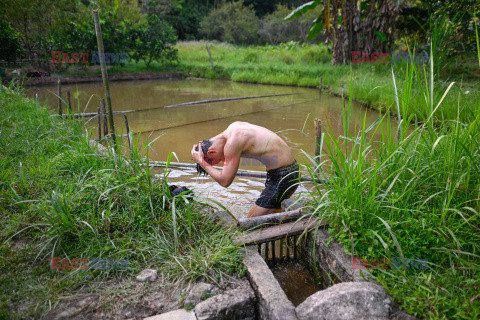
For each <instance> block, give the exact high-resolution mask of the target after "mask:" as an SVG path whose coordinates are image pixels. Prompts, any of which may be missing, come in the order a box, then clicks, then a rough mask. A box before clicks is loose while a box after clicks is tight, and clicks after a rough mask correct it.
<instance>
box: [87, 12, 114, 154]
mask: <svg viewBox="0 0 480 320" xmlns="http://www.w3.org/2000/svg"><path fill="white" fill-rule="evenodd" d="M92 13H93V20H94V23H95V33H96V34H97V46H98V55H99V57H100V69H101V70H102V78H103V86H104V87H105V97H106V100H107V111H108V122H109V125H110V134H111V136H112V139H113V147H114V149H115V151H118V150H117V137H116V133H115V124H114V123H113V110H112V98H111V97H110V87H109V85H108V74H107V66H106V64H105V54H104V50H103V38H102V28H101V26H100V18H99V16H98V9H95V10H92Z"/></svg>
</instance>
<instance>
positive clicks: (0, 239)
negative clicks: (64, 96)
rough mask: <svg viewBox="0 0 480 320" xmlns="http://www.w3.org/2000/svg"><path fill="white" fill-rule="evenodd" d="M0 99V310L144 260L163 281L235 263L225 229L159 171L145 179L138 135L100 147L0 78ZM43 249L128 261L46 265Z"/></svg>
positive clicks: (37, 311) (126, 273)
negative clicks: (106, 265) (91, 266)
mask: <svg viewBox="0 0 480 320" xmlns="http://www.w3.org/2000/svg"><path fill="white" fill-rule="evenodd" d="M0 106H1V107H0V109H1V113H2V118H1V120H0V128H1V129H0V154H1V157H0V219H1V222H2V226H3V228H2V230H1V231H0V251H1V256H2V258H1V259H0V268H1V269H2V270H3V271H4V272H2V274H1V275H0V288H1V290H0V292H1V293H0V297H1V301H2V305H0V309H3V311H5V308H10V309H11V313H8V314H9V316H12V317H13V316H18V317H30V316H35V317H38V316H39V315H41V314H42V312H44V311H46V310H47V309H48V308H49V301H53V302H55V301H56V300H57V299H58V297H59V295H61V294H62V293H65V292H68V290H71V289H72V288H75V287H78V286H82V285H85V284H87V283H88V281H91V280H95V281H102V280H103V279H110V278H112V277H114V278H115V277H119V278H122V277H123V278H127V279H129V278H132V277H134V275H135V274H136V273H138V272H139V271H140V270H142V269H144V268H147V267H153V268H156V269H158V271H159V274H160V275H161V277H163V278H164V279H168V280H170V281H173V280H182V281H183V280H185V281H190V280H194V279H197V278H198V277H202V278H204V279H209V280H210V281H219V280H220V279H221V278H224V277H229V276H231V275H232V274H235V273H237V272H239V271H240V270H241V256H240V254H239V253H238V248H237V247H236V246H235V245H234V244H233V240H232V236H233V235H234V234H235V232H232V230H226V229H225V228H223V227H222V226H220V225H218V224H214V223H212V221H210V218H208V217H207V216H205V215H204V214H202V213H200V210H201V206H199V205H198V204H196V203H193V202H192V201H191V200H189V199H188V198H186V197H183V196H177V197H172V195H171V194H170V191H169V188H168V184H167V179H168V177H167V176H166V175H165V176H164V177H163V179H159V180H156V179H153V178H152V175H151V174H150V172H149V167H148V166H145V165H144V164H145V161H144V159H143V158H141V156H140V155H141V154H142V155H145V154H146V155H147V158H148V147H149V145H148V144H146V145H142V146H141V145H139V143H138V140H135V141H134V148H133V150H132V152H131V154H129V153H128V151H127V150H125V149H126V148H127V146H126V145H124V144H120V148H121V149H122V151H126V152H122V153H121V154H114V153H113V152H112V151H111V150H110V149H109V151H108V154H105V155H102V154H100V153H98V152H97V151H96V150H95V148H93V147H92V146H91V145H90V144H89V135H88V132H86V131H85V129H84V126H83V125H82V124H81V122H77V121H76V120H73V119H69V120H60V119H58V118H56V117H52V116H51V115H50V114H49V113H48V112H47V109H46V108H44V107H43V106H39V105H37V104H36V103H35V102H34V101H32V100H29V99H26V98H24V97H23V96H22V92H21V91H19V90H18V89H14V88H5V87H1V88H0ZM124 154H125V155H124ZM126 155H128V157H127V156H126ZM147 163H148V162H147ZM19 244H23V245H22V246H19V249H15V248H16V247H17V245H19ZM52 257H61V258H67V259H70V260H71V259H74V258H86V259H91V258H104V259H116V260H119V259H127V260H128V261H129V265H128V269H126V270H118V269H114V270H93V271H92V270H82V269H77V270H51V258H52ZM27 297H28V301H27ZM27 303H28V305H29V306H31V309H25V308H23V307H22V306H24V304H27ZM0 311H2V310H0ZM17 312H18V313H17Z"/></svg>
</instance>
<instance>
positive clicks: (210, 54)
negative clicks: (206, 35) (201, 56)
mask: <svg viewBox="0 0 480 320" xmlns="http://www.w3.org/2000/svg"><path fill="white" fill-rule="evenodd" d="M206 47H207V51H208V56H209V57H210V65H211V66H212V69H213V60H212V53H211V52H210V47H209V46H208V44H207V45H206Z"/></svg>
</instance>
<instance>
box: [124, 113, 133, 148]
mask: <svg viewBox="0 0 480 320" xmlns="http://www.w3.org/2000/svg"><path fill="white" fill-rule="evenodd" d="M123 117H124V119H125V127H126V128H127V140H128V150H130V156H131V155H132V143H131V142H130V129H129V127H128V119H127V115H126V114H124V115H123Z"/></svg>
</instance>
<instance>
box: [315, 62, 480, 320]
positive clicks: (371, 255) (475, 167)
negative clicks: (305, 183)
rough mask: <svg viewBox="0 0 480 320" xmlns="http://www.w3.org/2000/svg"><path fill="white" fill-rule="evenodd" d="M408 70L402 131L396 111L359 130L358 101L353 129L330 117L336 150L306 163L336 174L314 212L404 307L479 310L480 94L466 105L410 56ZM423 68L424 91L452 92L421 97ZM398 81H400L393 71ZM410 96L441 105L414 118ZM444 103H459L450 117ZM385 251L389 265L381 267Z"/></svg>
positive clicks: (461, 315)
mask: <svg viewBox="0 0 480 320" xmlns="http://www.w3.org/2000/svg"><path fill="white" fill-rule="evenodd" d="M432 69H433V66H432ZM403 74H406V75H412V77H406V79H405V80H404V81H402V86H400V85H398V81H397V85H396V88H397V90H398V94H399V96H400V97H401V99H399V102H398V104H396V106H395V107H394V110H395V111H394V112H395V115H396V117H397V118H398V119H400V120H401V126H400V129H399V131H398V132H392V128H391V126H390V115H389V114H387V115H385V116H384V117H382V118H381V119H379V120H378V122H377V123H374V124H372V125H371V126H370V127H369V128H366V127H365V126H364V127H363V128H362V130H360V132H359V133H358V134H357V135H350V134H349V130H348V126H349V123H350V110H351V101H349V103H348V105H349V106H348V107H347V108H345V110H344V114H343V119H342V122H343V125H344V134H343V136H340V137H338V136H335V135H334V134H333V131H332V130H331V129H330V128H329V127H328V125H327V127H326V129H327V130H326V134H325V137H324V140H323V143H324V146H325V149H324V150H327V152H326V153H325V154H324V155H323V156H322V157H321V158H310V160H311V161H310V163H307V164H306V166H307V168H308V170H309V172H310V174H311V176H312V177H313V178H320V179H325V178H328V179H329V181H330V182H331V184H329V185H325V186H320V185H317V186H316V188H314V189H313V190H312V191H311V192H310V193H309V194H307V195H306V200H308V201H311V205H310V208H311V209H312V211H313V212H314V213H313V214H315V215H318V216H320V217H322V218H324V219H326V220H327V221H329V222H330V225H331V229H330V231H331V232H332V233H333V234H334V235H335V236H336V237H337V238H338V239H339V241H340V242H342V243H343V245H344V247H345V251H346V252H347V253H348V254H351V255H352V256H353V257H357V258H358V259H359V261H358V262H361V263H362V264H363V265H364V266H365V267H366V268H368V269H369V271H371V272H372V273H373V275H374V276H375V277H376V279H377V281H379V282H380V283H382V284H383V285H384V287H385V288H386V290H387V292H389V293H390V294H391V295H392V296H393V297H394V298H395V300H396V301H398V302H399V303H400V305H401V307H402V308H403V309H405V310H406V311H408V312H409V313H411V314H414V315H416V316H418V317H421V318H426V319H478V318H479V317H480V296H479V295H478V292H479V289H480V255H479V252H480V232H479V231H480V176H479V174H478V173H479V172H480V103H479V102H476V105H474V106H473V107H471V108H465V109H463V110H462V109H461V108H462V103H463V101H464V100H463V99H464V97H462V96H461V95H458V94H455V93H453V92H452V91H451V90H450V91H449V90H441V89H439V88H437V87H435V86H436V85H437V82H436V81H434V79H433V78H432V77H430V75H429V74H428V73H427V72H424V70H419V69H418V68H417V67H416V66H415V65H409V66H406V67H405V70H404V71H403ZM417 75H420V77H421V78H423V79H425V80H426V81H425V82H427V84H426V85H424V86H421V87H420V88H418V90H420V93H421V94H423V96H425V97H428V96H429V94H430V92H432V91H436V90H438V91H439V92H440V93H441V95H442V96H445V99H442V98H441V97H440V98H434V99H433V101H431V100H429V99H427V98H426V99H424V101H423V104H416V103H412V102H411V101H412V95H413V94H414V93H413V92H414V90H413V88H414V86H416V85H417V83H418V82H417V81H416V80H415V76H417ZM389 81H390V85H391V86H392V87H395V82H394V78H393V76H392V77H391V78H390V80H389ZM440 87H442V86H440ZM448 96H451V97H450V99H448V98H447V97H448ZM452 96H453V97H452ZM350 97H351V98H352V97H353V98H355V97H356V96H355V92H351V93H350ZM455 99H456V101H455ZM410 103H412V105H414V106H415V107H416V108H418V109H420V110H431V111H430V113H429V114H428V117H426V118H425V119H424V121H423V123H422V124H414V125H411V117H412V115H411V114H410V113H409V109H408V108H407V107H405V104H407V105H409V104H410ZM441 110H452V111H453V110H457V111H456V114H453V115H451V119H445V117H442V114H441ZM462 111H463V115H464V117H465V118H464V119H463V120H462V118H461V114H462ZM442 118H443V121H434V119H442ZM377 130H378V131H382V130H383V131H384V134H382V135H381V137H382V140H381V141H379V142H375V145H374V141H372V140H371V138H367V136H368V137H370V136H373V135H371V132H374V131H377ZM347 145H349V147H348V148H347V147H346V146H347ZM345 150H348V151H347V152H345ZM315 168H318V169H319V171H320V173H319V174H317V173H316V170H315ZM360 259H361V260H360ZM383 259H387V260H386V261H387V262H386V266H385V269H383V268H382V267H381V266H380V267H379V261H385V260H383ZM422 261H423V262H422ZM372 262H373V263H372ZM416 262H421V263H424V264H416ZM381 264H383V262H382V263H381Z"/></svg>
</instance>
